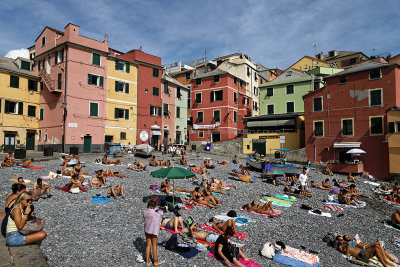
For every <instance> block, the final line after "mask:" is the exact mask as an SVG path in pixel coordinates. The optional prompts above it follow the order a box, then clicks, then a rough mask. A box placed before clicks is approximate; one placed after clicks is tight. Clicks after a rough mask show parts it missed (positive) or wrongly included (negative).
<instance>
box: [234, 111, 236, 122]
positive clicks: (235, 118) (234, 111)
mask: <svg viewBox="0 0 400 267" xmlns="http://www.w3.org/2000/svg"><path fill="white" fill-rule="evenodd" d="M233 122H237V111H234V112H233Z"/></svg>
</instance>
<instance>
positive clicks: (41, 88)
mask: <svg viewBox="0 0 400 267" xmlns="http://www.w3.org/2000/svg"><path fill="white" fill-rule="evenodd" d="M43 86H44V83H43V82H40V91H42V90H43Z"/></svg>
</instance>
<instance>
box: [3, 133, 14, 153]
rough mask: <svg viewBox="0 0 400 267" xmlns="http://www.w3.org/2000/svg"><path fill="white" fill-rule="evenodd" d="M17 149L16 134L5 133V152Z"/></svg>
mask: <svg viewBox="0 0 400 267" xmlns="http://www.w3.org/2000/svg"><path fill="white" fill-rule="evenodd" d="M14 150H15V134H5V135H4V152H6V153H8V152H14Z"/></svg>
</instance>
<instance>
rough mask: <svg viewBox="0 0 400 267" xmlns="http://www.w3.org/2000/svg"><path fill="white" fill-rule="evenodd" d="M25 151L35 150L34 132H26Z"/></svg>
mask: <svg viewBox="0 0 400 267" xmlns="http://www.w3.org/2000/svg"><path fill="white" fill-rule="evenodd" d="M26 150H35V133H34V132H26Z"/></svg>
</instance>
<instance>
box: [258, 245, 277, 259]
mask: <svg viewBox="0 0 400 267" xmlns="http://www.w3.org/2000/svg"><path fill="white" fill-rule="evenodd" d="M261 255H263V256H264V257H267V258H269V259H272V258H273V257H274V256H275V247H274V245H272V244H271V243H270V242H267V243H265V244H264V246H263V249H262V250H261Z"/></svg>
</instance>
